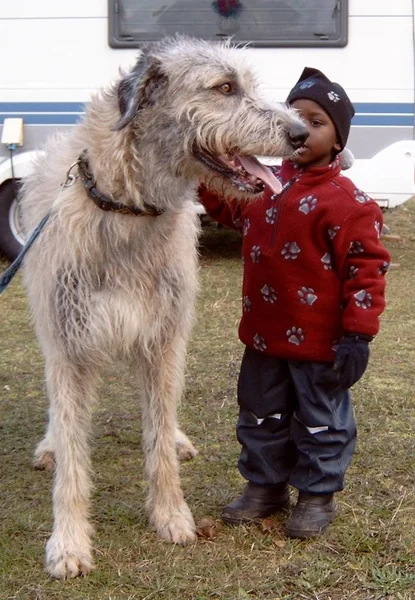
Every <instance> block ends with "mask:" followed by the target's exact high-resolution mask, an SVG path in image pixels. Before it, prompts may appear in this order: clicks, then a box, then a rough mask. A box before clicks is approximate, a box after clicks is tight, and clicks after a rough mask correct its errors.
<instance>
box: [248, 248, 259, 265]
mask: <svg viewBox="0 0 415 600" xmlns="http://www.w3.org/2000/svg"><path fill="white" fill-rule="evenodd" d="M250 256H251V258H252V262H254V263H259V259H260V258H261V248H260V247H259V246H252V250H251V253H250Z"/></svg>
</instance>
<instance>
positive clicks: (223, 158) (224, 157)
mask: <svg viewBox="0 0 415 600" xmlns="http://www.w3.org/2000/svg"><path fill="white" fill-rule="evenodd" d="M194 155H195V157H196V158H197V159H198V160H200V161H201V162H202V163H203V164H204V165H205V166H207V167H208V168H209V169H211V170H213V171H216V172H217V173H220V175H222V176H223V177H226V178H227V179H229V180H230V182H231V183H232V185H234V186H235V187H237V188H238V189H239V190H241V191H242V192H248V193H250V194H259V193H260V192H262V191H263V190H264V187H265V185H268V186H269V187H270V188H271V189H272V191H273V192H274V193H276V194H278V193H279V192H280V191H281V187H282V186H281V183H280V181H279V180H278V179H277V178H276V177H275V175H274V174H273V172H272V171H271V169H270V168H269V167H266V166H265V165H263V164H262V163H261V162H260V161H259V160H258V159H257V158H255V156H243V155H236V154H221V155H220V156H213V155H212V154H210V153H209V152H207V151H206V150H202V149H201V148H195V149H194Z"/></svg>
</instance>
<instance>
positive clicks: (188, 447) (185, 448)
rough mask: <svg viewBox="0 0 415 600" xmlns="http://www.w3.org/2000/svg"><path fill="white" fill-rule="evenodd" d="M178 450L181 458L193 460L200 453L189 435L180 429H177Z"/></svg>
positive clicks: (178, 456)
mask: <svg viewBox="0 0 415 600" xmlns="http://www.w3.org/2000/svg"><path fill="white" fill-rule="evenodd" d="M175 438H176V452H177V458H178V459H179V460H191V459H192V458H194V457H195V456H197V455H198V454H199V452H198V451H197V450H196V448H195V447H194V446H193V444H192V442H191V441H190V440H189V438H188V437H187V435H185V434H184V433H183V431H181V430H180V429H176V432H175Z"/></svg>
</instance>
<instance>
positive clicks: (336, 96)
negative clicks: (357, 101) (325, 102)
mask: <svg viewBox="0 0 415 600" xmlns="http://www.w3.org/2000/svg"><path fill="white" fill-rule="evenodd" d="M327 96H328V97H329V100H331V101H332V102H339V101H340V96H339V94H336V92H333V90H332V91H331V92H327Z"/></svg>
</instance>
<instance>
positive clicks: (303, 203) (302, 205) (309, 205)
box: [298, 196, 317, 215]
mask: <svg viewBox="0 0 415 600" xmlns="http://www.w3.org/2000/svg"><path fill="white" fill-rule="evenodd" d="M316 204H317V198H316V197H315V196H305V197H304V198H301V200H300V202H299V207H298V210H299V211H300V212H302V213H304V214H305V215H308V213H310V212H311V211H312V210H314V209H315V207H316Z"/></svg>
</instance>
